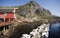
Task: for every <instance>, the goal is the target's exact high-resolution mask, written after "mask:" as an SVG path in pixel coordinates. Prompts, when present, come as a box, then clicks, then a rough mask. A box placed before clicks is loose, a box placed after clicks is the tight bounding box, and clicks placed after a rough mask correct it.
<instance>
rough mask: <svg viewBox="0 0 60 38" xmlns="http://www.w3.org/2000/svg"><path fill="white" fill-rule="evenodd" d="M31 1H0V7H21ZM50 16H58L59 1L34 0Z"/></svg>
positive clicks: (59, 11)
mask: <svg viewBox="0 0 60 38" xmlns="http://www.w3.org/2000/svg"><path fill="white" fill-rule="evenodd" d="M29 1H31V0H0V6H22V5H24V4H26V3H28V2H29ZM34 1H35V2H37V3H38V4H39V5H40V6H42V7H43V8H45V9H47V10H49V11H50V12H51V13H52V15H56V16H60V0H34Z"/></svg>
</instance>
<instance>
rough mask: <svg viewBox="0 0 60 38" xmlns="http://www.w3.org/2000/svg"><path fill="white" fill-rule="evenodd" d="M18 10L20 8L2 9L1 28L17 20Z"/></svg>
mask: <svg viewBox="0 0 60 38" xmlns="http://www.w3.org/2000/svg"><path fill="white" fill-rule="evenodd" d="M16 9H18V8H0V27H1V26H4V25H6V24H10V23H11V21H13V20H14V19H16V15H15V13H16Z"/></svg>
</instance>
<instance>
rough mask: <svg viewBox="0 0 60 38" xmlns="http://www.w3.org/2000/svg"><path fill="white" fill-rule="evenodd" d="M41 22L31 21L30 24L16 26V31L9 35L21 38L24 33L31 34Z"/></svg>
mask: <svg viewBox="0 0 60 38" xmlns="http://www.w3.org/2000/svg"><path fill="white" fill-rule="evenodd" d="M39 25H40V23H34V24H32V23H29V24H28V25H27V24H25V25H20V26H18V27H16V29H15V31H14V33H13V34H12V35H11V36H10V37H9V38H21V37H22V34H30V32H31V31H32V30H33V29H35V28H37V26H39Z"/></svg>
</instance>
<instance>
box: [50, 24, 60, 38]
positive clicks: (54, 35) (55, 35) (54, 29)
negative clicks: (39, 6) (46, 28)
mask: <svg viewBox="0 0 60 38" xmlns="http://www.w3.org/2000/svg"><path fill="white" fill-rule="evenodd" d="M59 28H60V23H55V24H52V26H51V28H50V32H49V38H60V34H59V33H60V29H59Z"/></svg>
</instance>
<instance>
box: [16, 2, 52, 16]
mask: <svg viewBox="0 0 60 38" xmlns="http://www.w3.org/2000/svg"><path fill="white" fill-rule="evenodd" d="M17 13H18V15H20V16H24V17H35V16H38V17H41V16H51V12H50V11H49V10H46V9H45V8H43V7H42V6H40V5H39V4H38V3H36V2H34V1H30V2H28V3H27V4H25V5H23V6H20V7H19V9H18V10H17Z"/></svg>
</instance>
